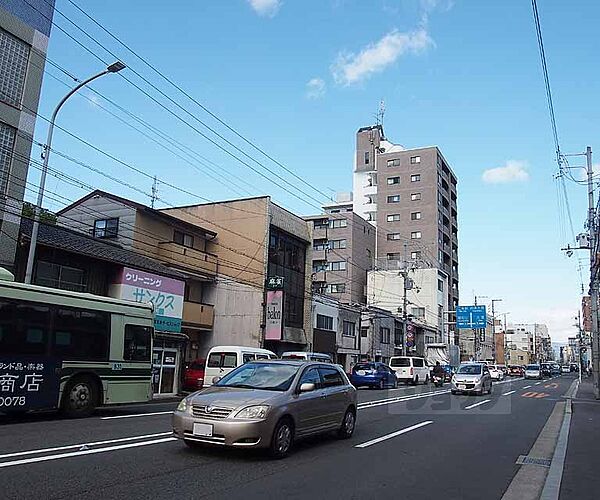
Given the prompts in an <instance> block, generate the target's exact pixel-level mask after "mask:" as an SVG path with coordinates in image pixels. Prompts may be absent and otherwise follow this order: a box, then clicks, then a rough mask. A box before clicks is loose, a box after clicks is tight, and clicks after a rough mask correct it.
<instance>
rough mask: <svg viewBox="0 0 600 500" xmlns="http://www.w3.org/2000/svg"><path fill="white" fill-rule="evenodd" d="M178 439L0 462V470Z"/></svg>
mask: <svg viewBox="0 0 600 500" xmlns="http://www.w3.org/2000/svg"><path fill="white" fill-rule="evenodd" d="M176 440H177V438H174V437H165V438H162V439H153V440H151V441H141V442H139V443H128V444H119V445H116V446H107V447H106V448H94V449H92V450H80V451H71V452H69V453H60V454H58V455H46V456H43V457H33V458H22V459H21V460H13V461H12V462H0V468H3V467H12V466H13V465H25V464H34V463H38V462H47V461H49V460H60V459H62V458H71V457H79V456H82V455H93V454H95V453H105V452H107V451H117V450H125V449H127V448H136V447H138V446H148V445H151V444H160V443H167V442H169V441H176Z"/></svg>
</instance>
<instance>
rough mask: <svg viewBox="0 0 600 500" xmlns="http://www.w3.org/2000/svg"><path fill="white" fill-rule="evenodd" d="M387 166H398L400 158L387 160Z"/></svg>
mask: <svg viewBox="0 0 600 500" xmlns="http://www.w3.org/2000/svg"><path fill="white" fill-rule="evenodd" d="M387 166H388V167H399V166H400V160H399V159H397V158H396V159H395V160H388V161H387Z"/></svg>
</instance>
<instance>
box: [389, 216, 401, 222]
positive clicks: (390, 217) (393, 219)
mask: <svg viewBox="0 0 600 500" xmlns="http://www.w3.org/2000/svg"><path fill="white" fill-rule="evenodd" d="M399 220H400V214H390V215H388V216H387V221H388V222H398V221H399Z"/></svg>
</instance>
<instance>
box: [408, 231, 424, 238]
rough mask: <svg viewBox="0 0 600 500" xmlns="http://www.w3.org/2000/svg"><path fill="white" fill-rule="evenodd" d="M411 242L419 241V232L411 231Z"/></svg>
mask: <svg viewBox="0 0 600 500" xmlns="http://www.w3.org/2000/svg"><path fill="white" fill-rule="evenodd" d="M410 239H411V240H420V239H421V231H413V232H412V233H410Z"/></svg>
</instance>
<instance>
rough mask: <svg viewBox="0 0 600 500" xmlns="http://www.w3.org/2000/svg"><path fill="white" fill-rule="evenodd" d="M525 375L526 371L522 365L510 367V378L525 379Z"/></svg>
mask: <svg viewBox="0 0 600 500" xmlns="http://www.w3.org/2000/svg"><path fill="white" fill-rule="evenodd" d="M524 375H525V369H524V368H523V367H522V366H520V365H510V366H509V367H508V376H509V377H523V376H524Z"/></svg>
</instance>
